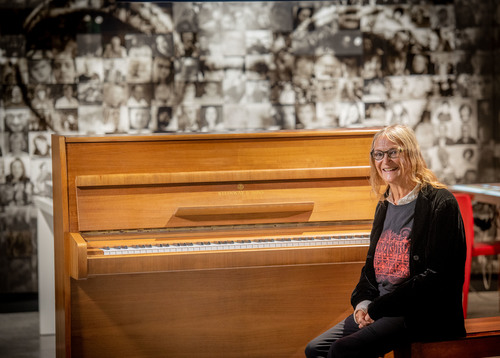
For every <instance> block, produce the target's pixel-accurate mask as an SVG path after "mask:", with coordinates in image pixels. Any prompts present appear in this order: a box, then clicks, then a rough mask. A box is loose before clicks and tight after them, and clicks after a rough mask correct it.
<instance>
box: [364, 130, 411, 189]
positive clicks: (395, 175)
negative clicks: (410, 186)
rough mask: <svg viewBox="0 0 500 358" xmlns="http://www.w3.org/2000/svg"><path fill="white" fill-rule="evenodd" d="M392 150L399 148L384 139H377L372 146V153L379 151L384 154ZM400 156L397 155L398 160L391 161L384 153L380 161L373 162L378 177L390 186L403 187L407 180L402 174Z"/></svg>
mask: <svg viewBox="0 0 500 358" xmlns="http://www.w3.org/2000/svg"><path fill="white" fill-rule="evenodd" d="M393 148H399V146H398V145H397V144H396V143H394V142H391V141H390V140H389V139H387V138H386V137H380V138H378V139H377V140H376V141H375V144H374V146H373V150H374V151H377V150H381V151H384V152H385V151H387V150H389V149H393ZM401 155H402V154H400V155H399V158H392V159H391V158H389V156H388V155H387V153H385V155H384V158H383V159H382V160H380V161H377V160H374V162H375V168H376V169H377V173H378V175H380V177H381V178H382V179H383V180H384V181H385V182H386V183H387V184H389V185H390V186H393V185H394V186H404V184H405V183H406V182H407V179H408V178H406V176H405V175H404V174H403V165H404V163H403V162H402V161H401ZM406 172H408V171H406Z"/></svg>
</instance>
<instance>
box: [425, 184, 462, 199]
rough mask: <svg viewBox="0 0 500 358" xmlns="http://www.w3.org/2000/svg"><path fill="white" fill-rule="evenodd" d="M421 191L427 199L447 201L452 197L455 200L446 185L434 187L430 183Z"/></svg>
mask: <svg viewBox="0 0 500 358" xmlns="http://www.w3.org/2000/svg"><path fill="white" fill-rule="evenodd" d="M421 192H422V194H423V195H424V196H425V197H426V198H427V199H428V200H432V201H447V200H451V199H453V201H455V197H454V195H453V193H452V192H451V191H450V190H449V189H448V188H446V187H439V188H436V187H434V186H432V185H426V186H425V187H423V188H422V190H421Z"/></svg>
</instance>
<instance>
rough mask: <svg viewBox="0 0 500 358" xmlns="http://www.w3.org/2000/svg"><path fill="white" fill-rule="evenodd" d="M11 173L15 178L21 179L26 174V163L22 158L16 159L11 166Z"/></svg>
mask: <svg viewBox="0 0 500 358" xmlns="http://www.w3.org/2000/svg"><path fill="white" fill-rule="evenodd" d="M10 171H11V174H12V176H13V177H14V178H16V179H20V178H22V177H23V176H24V165H23V163H22V162H21V161H20V160H15V161H13V162H12V165H11V166H10Z"/></svg>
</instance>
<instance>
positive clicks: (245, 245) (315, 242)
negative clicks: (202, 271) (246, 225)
mask: <svg viewBox="0 0 500 358" xmlns="http://www.w3.org/2000/svg"><path fill="white" fill-rule="evenodd" d="M369 242H370V235H369V234H368V233H357V234H356V233H354V234H339V235H334V236H314V237H313V236H311V237H295V238H276V239H272V238H270V239H252V240H246V239H243V240H225V241H198V242H178V243H175V242H174V243H161V244H156V245H151V244H147V245H130V246H128V245H121V246H113V247H109V246H107V247H102V248H100V249H101V250H102V252H103V253H104V255H137V254H156V253H173V252H190V251H218V250H245V249H263V248H264V249H266V248H283V247H285V248H286V247H300V246H332V245H368V244H369Z"/></svg>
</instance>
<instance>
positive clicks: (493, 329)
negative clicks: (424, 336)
mask: <svg viewBox="0 0 500 358" xmlns="http://www.w3.org/2000/svg"><path fill="white" fill-rule="evenodd" d="M465 329H466V331H467V336H466V337H463V338H459V339H456V340H451V341H441V342H425V343H423V342H416V343H412V344H411V345H409V346H407V347H404V348H401V349H397V350H394V358H448V357H449V358H483V357H494V356H500V316H498V317H481V318H468V319H466V320H465Z"/></svg>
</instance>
